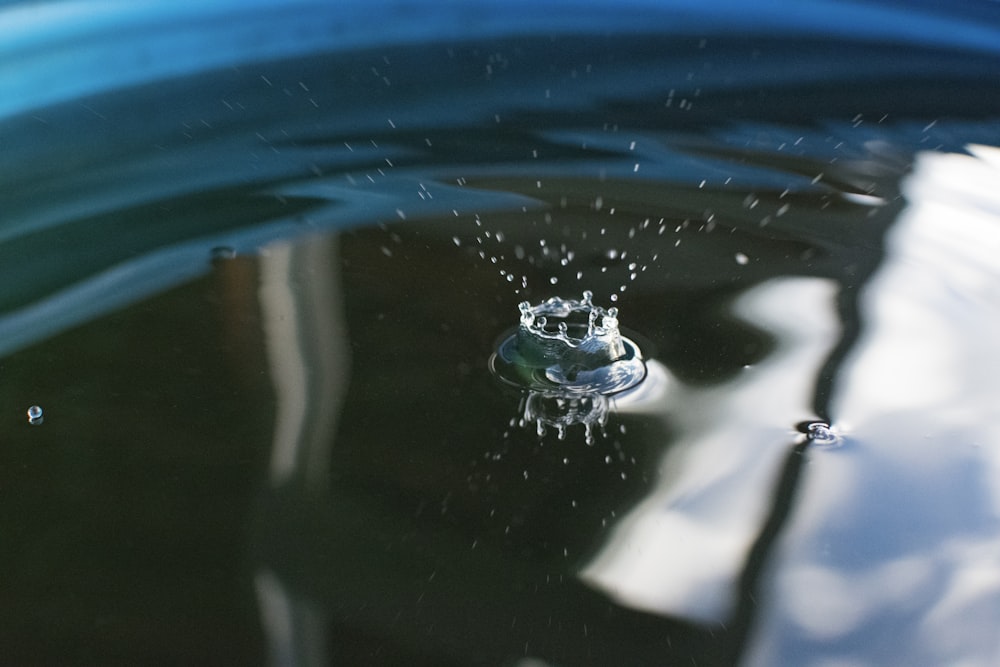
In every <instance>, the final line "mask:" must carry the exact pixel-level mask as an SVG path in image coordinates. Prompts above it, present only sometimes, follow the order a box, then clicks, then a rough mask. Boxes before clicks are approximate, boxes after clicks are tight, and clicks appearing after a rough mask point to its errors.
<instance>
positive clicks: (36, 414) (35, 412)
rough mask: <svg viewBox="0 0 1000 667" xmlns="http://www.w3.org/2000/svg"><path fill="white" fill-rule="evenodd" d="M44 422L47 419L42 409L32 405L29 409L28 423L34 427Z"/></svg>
mask: <svg viewBox="0 0 1000 667" xmlns="http://www.w3.org/2000/svg"><path fill="white" fill-rule="evenodd" d="M43 421H45V417H44V416H43V414H42V408H41V407H39V406H37V405H32V406H31V407H30V408H28V423H29V424H31V425H32V426H38V425H39V424H41V423H42V422H43Z"/></svg>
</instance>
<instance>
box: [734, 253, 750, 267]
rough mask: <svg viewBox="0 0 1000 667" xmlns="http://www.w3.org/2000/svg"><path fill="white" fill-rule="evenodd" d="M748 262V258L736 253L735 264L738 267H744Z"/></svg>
mask: <svg viewBox="0 0 1000 667" xmlns="http://www.w3.org/2000/svg"><path fill="white" fill-rule="evenodd" d="M749 262H750V258H749V257H747V256H746V255H744V254H743V253H741V252H738V253H736V263H737V264H739V265H740V266H746V265H747V264H748V263H749Z"/></svg>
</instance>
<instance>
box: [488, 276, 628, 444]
mask: <svg viewBox="0 0 1000 667" xmlns="http://www.w3.org/2000/svg"><path fill="white" fill-rule="evenodd" d="M518 308H519V311H520V314H521V317H520V325H519V326H518V328H517V330H516V331H515V332H514V333H513V334H512V335H510V336H508V337H507V338H506V339H505V340H504V341H503V342H502V343H501V344H500V346H499V348H498V349H497V351H496V353H495V354H494V355H493V357H492V358H491V359H490V369H491V370H492V371H493V373H494V374H495V375H496V376H497V377H498V378H500V379H501V380H503V381H504V382H506V383H508V384H510V385H513V386H515V387H518V388H520V389H524V390H526V391H528V396H527V398H526V399H525V401H524V421H525V423H532V422H533V423H535V425H536V428H537V431H538V435H539V436H544V434H545V429H546V426H553V427H555V428H556V429H557V432H558V434H559V437H560V439H562V438H564V437H565V432H566V428H567V427H568V426H572V425H574V424H583V425H584V427H585V429H586V440H587V442H588V444H592V443H593V433H592V428H591V427H592V425H593V424H600V425H603V424H604V423H605V422H606V420H607V414H608V399H607V396H608V395H611V394H615V393H618V392H621V391H625V390H626V389H629V388H631V387H633V386H635V385H637V384H638V383H640V382H641V381H642V380H643V379H644V378H645V375H646V366H645V362H644V361H643V359H642V355H641V353H640V352H639V350H638V348H637V346H636V345H635V343H633V342H632V341H630V340H629V339H627V338H624V337H622V335H621V333H620V331H619V329H618V309H617V308H613V307H612V308H608V309H604V308H601V307H599V306H595V305H594V304H593V293H591V292H589V291H585V292H583V298H582V299H580V300H574V299H561V298H558V297H553V298H551V299H548V300H547V301H544V302H542V303H540V304H538V305H535V306H532V305H531V304H530V303H528V302H527V301H524V302H522V303H521V304H520V305H519V306H518Z"/></svg>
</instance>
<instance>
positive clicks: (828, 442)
mask: <svg viewBox="0 0 1000 667" xmlns="http://www.w3.org/2000/svg"><path fill="white" fill-rule="evenodd" d="M806 437H807V438H809V441H810V442H813V443H815V444H817V445H823V446H826V447H831V446H836V445H839V444H840V442H841V441H840V437H839V436H838V435H837V434H836V433H835V432H834V430H833V429H832V428H831V427H830V425H829V424H827V423H824V422H813V423H812V424H809V425H808V426H806Z"/></svg>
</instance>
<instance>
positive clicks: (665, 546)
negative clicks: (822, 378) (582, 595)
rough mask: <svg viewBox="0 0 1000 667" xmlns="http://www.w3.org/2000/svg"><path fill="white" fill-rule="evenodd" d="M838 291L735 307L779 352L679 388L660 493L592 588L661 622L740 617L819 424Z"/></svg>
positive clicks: (603, 564)
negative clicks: (799, 442) (792, 477)
mask: <svg viewBox="0 0 1000 667" xmlns="http://www.w3.org/2000/svg"><path fill="white" fill-rule="evenodd" d="M835 292H836V286H835V284H834V283H832V282H831V281H827V280H823V279H817V278H784V279H778V280H773V281H770V282H767V283H765V284H763V285H760V286H759V287H756V288H754V289H753V290H751V291H749V292H747V293H745V294H744V295H743V296H741V297H740V298H739V299H738V300H737V301H736V303H735V304H734V305H733V310H734V311H735V313H736V314H737V315H739V316H740V317H742V318H744V319H746V320H747V321H748V322H750V323H752V324H753V325H755V326H758V327H761V328H763V329H765V330H767V331H768V332H769V333H771V334H772V335H774V336H775V337H776V338H777V340H778V348H777V350H776V351H775V353H774V354H773V355H771V356H770V357H768V358H767V359H766V360H765V361H764V362H762V363H761V364H759V365H757V366H755V367H751V368H747V369H745V371H744V373H743V374H742V375H740V376H738V377H737V378H736V379H734V380H732V381H730V382H728V383H725V384H723V385H720V386H715V387H711V388H704V389H703V388H694V387H690V386H684V385H677V386H676V387H674V388H672V389H671V396H670V402H671V405H672V407H671V408H670V410H671V412H670V413H669V414H668V415H667V416H668V418H669V419H670V420H671V425H672V427H674V428H676V429H677V430H678V431H679V435H678V437H677V440H676V441H675V443H674V444H673V445H672V447H671V448H670V449H669V450H668V452H667V454H666V456H665V457H664V459H663V460H662V462H661V465H660V482H659V485H658V487H657V489H656V490H655V491H654V493H653V494H651V495H650V496H649V497H647V498H646V499H645V500H644V501H643V502H641V503H640V504H639V505H637V506H636V508H635V509H634V510H633V511H632V512H631V513H630V514H629V515H628V516H626V517H625V518H624V520H623V521H622V522H621V523H620V524H619V525H618V526H617V527H616V529H615V530H614V532H613V533H612V535H611V538H610V539H609V540H608V541H607V543H606V544H605V545H604V547H603V549H602V550H601V551H600V553H599V554H598V555H597V557H596V558H595V559H594V560H593V561H592V562H591V563H589V564H588V565H587V566H586V567H585V568H584V569H583V570H582V572H581V573H580V576H581V577H582V578H583V580H584V581H586V582H587V583H589V584H590V585H592V586H594V587H595V588H598V589H600V590H603V591H605V592H606V593H607V594H608V595H610V596H611V597H612V598H614V599H615V600H617V601H618V602H620V603H621V604H624V605H626V606H629V607H633V608H637V609H643V610H646V611H652V612H655V613H660V614H666V615H676V616H682V617H685V618H690V619H696V620H701V621H717V622H721V621H724V620H725V619H726V618H727V617H728V616H729V615H730V614H731V613H732V610H733V606H734V602H735V597H736V583H737V581H738V579H739V577H740V574H741V572H742V571H743V568H744V566H745V560H746V557H747V553H748V550H749V548H750V546H751V544H752V543H753V541H754V539H755V538H756V537H757V533H758V531H759V530H760V526H761V523H762V522H763V520H764V517H765V516H766V515H767V513H768V510H769V507H770V499H771V490H772V488H773V487H774V484H775V480H776V478H777V476H778V474H779V471H780V469H781V466H782V463H783V461H784V460H785V458H786V456H787V454H788V444H789V442H790V440H791V439H792V436H791V433H790V430H789V429H790V425H792V424H794V423H796V422H798V421H802V420H805V419H808V418H812V417H815V415H814V414H812V412H811V408H810V402H811V398H812V393H813V386H814V384H815V381H816V376H817V373H818V372H819V370H820V368H821V366H822V365H823V363H824V361H825V360H826V358H827V357H828V355H829V354H830V350H831V349H832V347H833V346H834V345H835V344H836V342H837V340H838V338H839V335H840V327H839V323H838V321H837V316H836V314H835V310H834V308H833V305H832V304H833V301H834V297H835ZM622 407H623V410H627V409H628V406H622Z"/></svg>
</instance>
